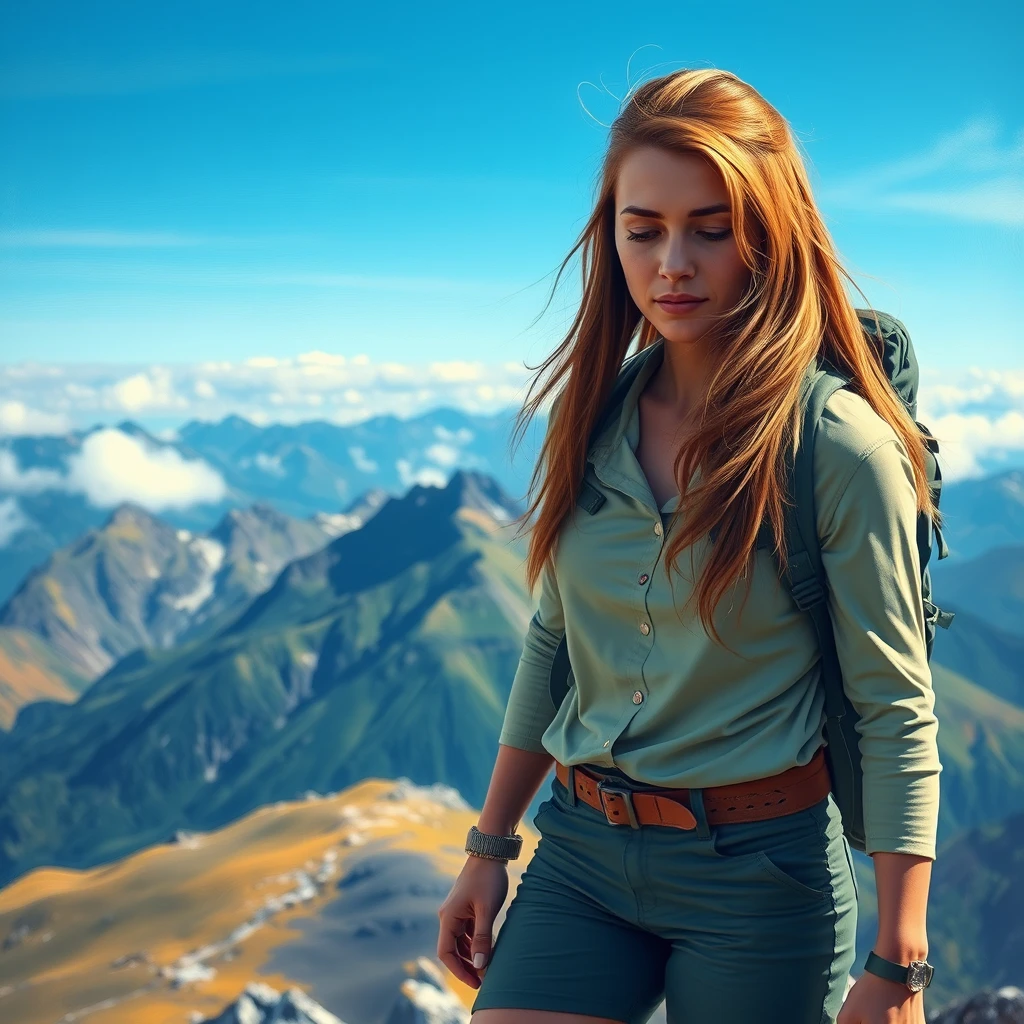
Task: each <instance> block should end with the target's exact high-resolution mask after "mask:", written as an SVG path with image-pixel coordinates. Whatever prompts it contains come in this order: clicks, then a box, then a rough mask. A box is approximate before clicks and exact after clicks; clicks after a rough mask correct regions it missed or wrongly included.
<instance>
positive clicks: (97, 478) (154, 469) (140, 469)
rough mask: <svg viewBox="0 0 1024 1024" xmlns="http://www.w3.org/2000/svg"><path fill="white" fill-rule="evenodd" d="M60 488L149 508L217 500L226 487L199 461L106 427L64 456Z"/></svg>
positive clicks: (101, 502) (106, 502)
mask: <svg viewBox="0 0 1024 1024" xmlns="http://www.w3.org/2000/svg"><path fill="white" fill-rule="evenodd" d="M65 489H67V490H72V491H80V492H81V493H83V494H84V495H85V496H86V497H87V498H88V499H89V501H90V502H91V503H92V504H93V505H97V506H99V507H109V506H113V505H118V504H120V503H121V502H122V501H132V502H135V503H136V504H139V505H142V506H143V507H144V508H147V509H149V510H150V511H151V512H160V511H162V510H163V509H167V508H187V507H188V506H190V505H196V504H199V503H200V502H212V501H219V500H220V499H221V498H223V497H224V495H225V493H226V491H227V488H226V487H225V484H224V480H223V479H222V478H221V476H220V474H219V473H218V472H217V471H216V470H214V469H213V468H212V467H211V466H209V465H207V464H206V463H205V462H202V461H199V460H194V461H190V460H186V459H184V458H182V456H181V454H180V453H178V452H177V451H175V450H174V449H173V448H151V447H149V446H148V445H146V444H145V443H144V442H142V441H141V440H139V439H138V438H135V437H130V436H129V435H128V434H124V433H122V432H121V431H120V430H114V429H110V428H108V429H105V430H98V431H96V432H95V433H92V434H90V435H89V436H88V437H86V439H85V440H84V441H83V442H82V448H81V451H79V452H77V453H75V454H74V455H72V456H71V457H70V458H69V460H68V474H67V479H66V481H65Z"/></svg>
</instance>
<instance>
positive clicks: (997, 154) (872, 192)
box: [818, 119, 1024, 227]
mask: <svg viewBox="0 0 1024 1024" xmlns="http://www.w3.org/2000/svg"><path fill="white" fill-rule="evenodd" d="M1000 135H1001V130H1000V126H999V124H998V123H997V122H995V121H993V120H990V119H977V120H974V121H970V122H968V123H967V124H965V125H963V126H961V127H960V128H959V129H958V130H956V131H954V132H950V133H948V134H946V135H944V136H942V137H940V138H939V139H937V140H936V141H935V142H934V143H933V144H932V145H931V146H930V147H929V148H928V149H926V150H924V151H923V152H920V153H914V154H910V155H908V156H905V157H902V158H900V159H898V160H894V161H891V162H889V163H887V164H881V165H876V166H875V167H869V168H866V169H864V170H862V171H859V172H857V173H855V174H854V175H852V176H850V177H848V178H846V179H843V180H841V181H838V182H835V183H834V184H831V185H828V186H826V187H824V188H822V189H821V190H820V191H819V195H818V198H819V199H820V200H821V201H822V202H823V203H836V204H837V205H841V206H848V207H854V208H857V209H875V210H878V209H902V210H912V211H916V212H919V213H926V214H932V215H935V216H940V217H949V218H954V219H957V220H968V221H974V222H978V223H986V224H997V225H1002V226H1010V227H1015V226H1019V225H1021V224H1024V129H1020V130H1018V131H1017V134H1016V136H1015V137H1014V138H1013V139H1012V140H1011V141H1009V142H1007V143H1003V142H1001V140H1000Z"/></svg>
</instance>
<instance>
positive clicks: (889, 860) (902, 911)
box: [872, 852, 932, 964]
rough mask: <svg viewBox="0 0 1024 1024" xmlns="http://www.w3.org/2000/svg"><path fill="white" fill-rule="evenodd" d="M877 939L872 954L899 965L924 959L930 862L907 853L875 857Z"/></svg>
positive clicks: (926, 950)
mask: <svg viewBox="0 0 1024 1024" xmlns="http://www.w3.org/2000/svg"><path fill="white" fill-rule="evenodd" d="M872 860H873V861H874V863H875V884H876V887H877V890H878V935H877V938H876V939H875V945H874V947H873V948H874V951H875V952H876V953H877V954H878V955H879V956H882V957H885V959H886V960H894V961H895V962H896V963H899V964H907V963H910V961H911V960H927V959H928V930H927V922H926V920H925V918H926V916H927V910H928V887H929V884H930V882H931V876H932V861H931V860H930V859H929V858H928V857H918V856H915V855H913V854H909V853H881V852H880V853H875V854H872Z"/></svg>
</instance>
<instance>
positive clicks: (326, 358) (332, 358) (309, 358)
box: [298, 352, 346, 366]
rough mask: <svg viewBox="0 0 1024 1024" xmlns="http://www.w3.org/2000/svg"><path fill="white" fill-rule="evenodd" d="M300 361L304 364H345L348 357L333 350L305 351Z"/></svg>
mask: <svg viewBox="0 0 1024 1024" xmlns="http://www.w3.org/2000/svg"><path fill="white" fill-rule="evenodd" d="M298 361H299V362H300V363H301V364H302V365H304V366H344V365H345V362H346V359H345V357H344V356H343V355H339V354H337V353H333V352H303V353H302V355H300V356H299V359H298Z"/></svg>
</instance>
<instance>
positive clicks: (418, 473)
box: [395, 459, 448, 487]
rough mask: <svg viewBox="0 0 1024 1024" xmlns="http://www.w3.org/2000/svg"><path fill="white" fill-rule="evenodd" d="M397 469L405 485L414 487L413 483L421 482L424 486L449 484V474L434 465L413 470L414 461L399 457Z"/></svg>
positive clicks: (396, 464)
mask: <svg viewBox="0 0 1024 1024" xmlns="http://www.w3.org/2000/svg"><path fill="white" fill-rule="evenodd" d="M395 469H397V470H398V476H399V478H400V479H401V481H402V485H403V486H404V487H412V485H413V484H421V485H422V486H423V487H445V486H447V484H448V477H447V475H446V474H445V473H442V472H441V470H439V469H435V468H434V467H433V466H425V467H423V468H422V469H418V470H415V471H413V468H412V463H411V462H410V461H409V460H408V459H399V460H398V461H397V462H396V463H395Z"/></svg>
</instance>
